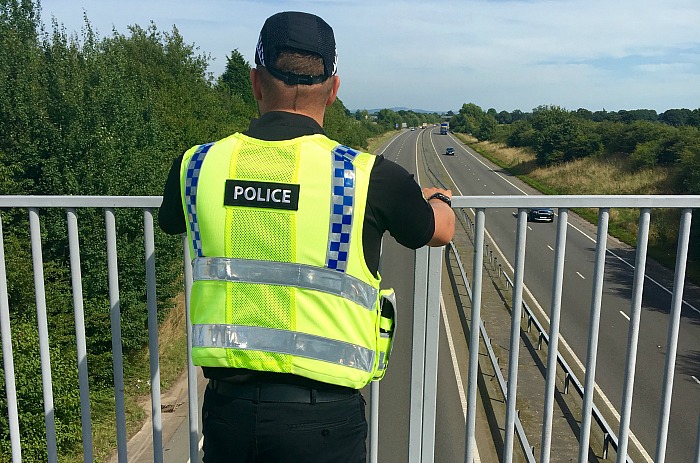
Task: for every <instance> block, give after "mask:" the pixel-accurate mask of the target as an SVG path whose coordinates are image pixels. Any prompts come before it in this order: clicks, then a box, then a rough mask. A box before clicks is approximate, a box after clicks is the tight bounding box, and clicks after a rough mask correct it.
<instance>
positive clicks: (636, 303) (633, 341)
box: [616, 207, 651, 463]
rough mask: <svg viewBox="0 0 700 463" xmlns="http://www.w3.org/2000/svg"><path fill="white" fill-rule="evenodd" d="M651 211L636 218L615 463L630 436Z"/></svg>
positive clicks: (623, 455)
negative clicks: (637, 224) (635, 237)
mask: <svg viewBox="0 0 700 463" xmlns="http://www.w3.org/2000/svg"><path fill="white" fill-rule="evenodd" d="M650 215H651V209H649V208H648V207H645V208H642V210H641V213H640V216H639V231H638V233H637V252H636V254H637V255H636V259H635V260H636V262H635V264H634V283H633V286H632V303H631V308H630V322H629V331H628V334H627V362H626V366H625V376H624V382H623V383H622V384H623V390H622V406H621V407H620V432H619V433H618V438H617V459H616V461H617V463H624V462H625V461H626V459H627V444H628V440H629V434H630V429H629V427H630V421H631V416H632V394H633V393H634V373H635V368H636V364H637V345H638V341H639V323H640V319H641V317H642V293H643V292H644V275H645V274H646V262H647V244H648V243H649V218H650Z"/></svg>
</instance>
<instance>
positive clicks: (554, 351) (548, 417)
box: [540, 207, 569, 463]
mask: <svg viewBox="0 0 700 463" xmlns="http://www.w3.org/2000/svg"><path fill="white" fill-rule="evenodd" d="M568 220H569V210H568V209H567V208H564V207H560V208H559V218H558V219H557V241H556V244H555V250H554V277H553V280H554V281H553V282H552V311H551V313H550V315H549V339H548V341H547V344H548V347H547V373H546V375H547V379H546V381H545V393H544V411H543V418H542V448H541V449H540V463H549V456H550V452H551V446H552V416H553V414H554V388H555V386H556V379H557V357H558V355H559V349H558V342H559V321H560V318H561V317H560V315H561V295H562V287H563V286H564V261H565V256H566V231H567V228H568Z"/></svg>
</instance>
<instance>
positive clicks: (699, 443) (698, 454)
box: [693, 417, 700, 463]
mask: <svg viewBox="0 0 700 463" xmlns="http://www.w3.org/2000/svg"><path fill="white" fill-rule="evenodd" d="M693 463H700V417H698V433H697V435H696V436H695V458H693Z"/></svg>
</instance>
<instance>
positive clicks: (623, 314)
mask: <svg viewBox="0 0 700 463" xmlns="http://www.w3.org/2000/svg"><path fill="white" fill-rule="evenodd" d="M620 315H622V316H623V317H625V318H626V319H627V321H630V317H629V315H627V314H626V313H624V312H623V311H622V310H620Z"/></svg>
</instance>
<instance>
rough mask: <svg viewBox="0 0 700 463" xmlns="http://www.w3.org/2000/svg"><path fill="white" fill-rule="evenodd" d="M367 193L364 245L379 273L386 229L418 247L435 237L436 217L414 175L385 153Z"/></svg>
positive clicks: (403, 242)
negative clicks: (378, 268)
mask: <svg viewBox="0 0 700 463" xmlns="http://www.w3.org/2000/svg"><path fill="white" fill-rule="evenodd" d="M367 195H368V198H367V210H366V212H365V225H364V226H365V229H364V231H363V237H362V244H363V246H364V248H365V259H366V260H367V265H368V267H369V268H370V270H372V271H373V272H375V273H376V269H377V267H378V265H379V251H380V246H381V237H382V235H383V234H384V232H385V231H388V232H389V233H390V234H391V236H393V237H394V239H395V240H396V241H397V242H398V243H399V244H401V245H402V246H406V247H407V248H410V249H418V248H420V247H422V246H425V245H426V244H428V242H429V241H430V240H431V238H432V237H433V234H434V232H435V216H434V215H433V208H432V207H430V204H428V202H427V201H426V200H425V198H423V190H422V189H421V187H420V186H419V185H418V183H416V180H415V179H414V177H413V174H410V173H408V171H407V170H406V169H404V168H403V167H401V166H400V165H398V164H396V163H395V162H392V161H390V160H388V159H386V158H384V156H381V155H379V156H377V159H376V160H375V162H374V167H373V168H372V172H371V174H370V180H369V191H368V193H367Z"/></svg>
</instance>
